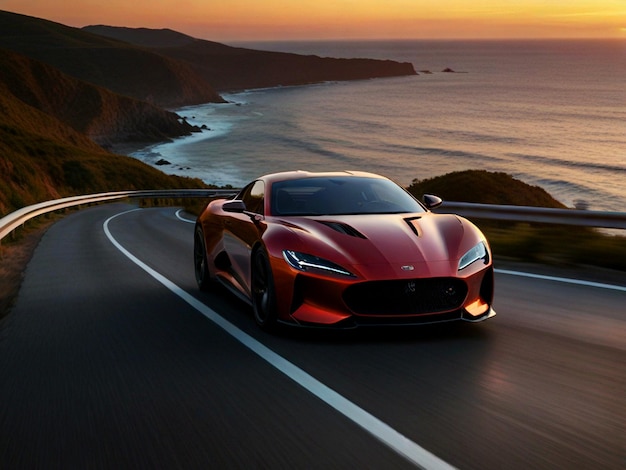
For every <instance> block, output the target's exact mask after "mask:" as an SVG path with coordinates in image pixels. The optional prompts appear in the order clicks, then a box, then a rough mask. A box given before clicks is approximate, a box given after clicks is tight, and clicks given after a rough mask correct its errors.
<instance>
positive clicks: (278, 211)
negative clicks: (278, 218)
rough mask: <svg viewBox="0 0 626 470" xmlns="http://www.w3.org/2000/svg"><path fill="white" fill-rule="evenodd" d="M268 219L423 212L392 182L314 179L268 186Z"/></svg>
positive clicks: (368, 179) (421, 207) (350, 177)
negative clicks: (285, 216)
mask: <svg viewBox="0 0 626 470" xmlns="http://www.w3.org/2000/svg"><path fill="white" fill-rule="evenodd" d="M271 192H272V198H271V212H272V215H352V214H398V213H413V212H424V211H425V209H424V207H423V206H422V205H421V204H420V203H419V202H417V200H416V199H415V198H413V196H411V195H410V194H409V193H407V192H406V191H405V190H404V189H402V188H401V187H400V186H398V185H397V184H395V183H394V182H392V181H390V180H387V179H381V178H368V177H356V176H338V177H331V178H329V177H314V178H302V179H296V180H286V181H279V182H276V183H274V184H272V189H271Z"/></svg>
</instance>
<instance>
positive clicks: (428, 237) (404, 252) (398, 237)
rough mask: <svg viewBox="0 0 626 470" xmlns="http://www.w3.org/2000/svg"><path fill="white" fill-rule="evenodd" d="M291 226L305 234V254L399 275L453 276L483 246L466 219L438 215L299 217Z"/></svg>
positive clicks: (430, 213) (291, 220) (303, 236)
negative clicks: (470, 252) (467, 255)
mask: <svg viewBox="0 0 626 470" xmlns="http://www.w3.org/2000/svg"><path fill="white" fill-rule="evenodd" d="M289 225H290V227H291V228H292V229H293V230H294V231H297V232H299V233H300V236H299V238H300V240H301V242H302V243H301V247H300V248H298V249H299V250H302V251H304V252H308V253H310V254H314V255H316V256H320V257H324V258H326V259H329V260H332V261H334V262H337V263H339V264H341V265H343V266H345V267H348V266H347V265H349V266H352V267H354V268H356V269H357V270H363V269H365V270H370V269H374V270H378V271H381V270H384V271H386V270H388V269H390V270H392V271H394V272H396V275H397V272H398V271H402V272H404V273H405V274H407V275H410V274H411V272H412V271H419V272H420V273H422V274H424V271H425V270H426V271H428V272H427V273H426V274H428V275H449V274H450V271H451V270H453V271H456V267H457V266H458V260H459V258H460V257H461V256H462V255H463V254H464V253H465V251H467V250H468V249H469V248H471V247H472V246H473V245H474V244H475V243H477V241H478V240H477V239H475V238H476V237H471V236H469V237H468V231H469V230H468V227H471V224H469V222H467V221H466V220H465V219H462V218H460V217H457V216H455V215H451V214H435V213H432V212H427V213H423V214H384V215H349V216H341V217H315V218H294V219H290V221H289ZM468 238H469V240H468ZM294 249H295V248H294ZM415 274H416V273H414V274H413V275H415Z"/></svg>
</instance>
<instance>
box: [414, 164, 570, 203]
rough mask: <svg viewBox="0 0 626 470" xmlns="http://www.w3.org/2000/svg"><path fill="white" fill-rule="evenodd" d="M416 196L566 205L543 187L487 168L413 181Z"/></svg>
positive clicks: (466, 200) (484, 201)
mask: <svg viewBox="0 0 626 470" xmlns="http://www.w3.org/2000/svg"><path fill="white" fill-rule="evenodd" d="M407 189H408V191H409V192H410V193H411V194H413V195H414V196H416V197H418V198H421V197H422V194H436V195H437V196H439V197H442V198H443V199H444V200H448V201H458V202H473V203H479V204H510V205H513V206H534V207H555V208H564V207H565V206H564V205H563V204H561V203H560V202H559V201H557V200H556V199H554V198H553V197H552V196H551V195H550V194H549V193H548V192H546V191H545V190H544V189H543V188H540V187H539V186H531V185H529V184H526V183H524V182H522V181H520V180H518V179H515V178H513V177H512V176H511V175H508V174H506V173H493V172H488V171H484V170H466V171H455V172H453V173H448V174H446V175H443V176H437V177H435V178H429V179H425V180H417V179H415V180H413V183H412V184H411V185H410V186H409V187H408V188H407Z"/></svg>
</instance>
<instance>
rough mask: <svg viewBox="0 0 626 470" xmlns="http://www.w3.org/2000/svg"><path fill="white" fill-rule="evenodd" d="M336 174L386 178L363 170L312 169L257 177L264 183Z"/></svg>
mask: <svg viewBox="0 0 626 470" xmlns="http://www.w3.org/2000/svg"><path fill="white" fill-rule="evenodd" d="M338 176H348V177H349V176H356V177H367V178H380V179H387V178H385V177H384V176H381V175H377V174H375V173H368V172H365V171H327V172H312V171H303V170H296V171H283V172H280V173H271V174H268V175H265V176H262V177H260V178H259V179H261V180H263V181H265V182H266V183H270V184H271V183H276V182H278V181H287V180H296V179H304V178H320V177H321V178H333V177H338Z"/></svg>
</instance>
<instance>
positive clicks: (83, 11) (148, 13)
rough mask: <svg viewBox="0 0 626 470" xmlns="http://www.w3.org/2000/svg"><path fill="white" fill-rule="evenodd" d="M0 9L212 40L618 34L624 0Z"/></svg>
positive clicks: (76, 3)
mask: <svg viewBox="0 0 626 470" xmlns="http://www.w3.org/2000/svg"><path fill="white" fill-rule="evenodd" d="M0 9H2V10H8V11H12V12H15V13H22V14H25V15H30V16H36V17H39V18H45V19H48V20H52V21H56V22H59V23H63V24H65V25H68V26H76V27H81V26H86V25H92V24H106V25H112V26H129V27H147V28H171V29H175V30H177V31H180V32H183V33H186V34H189V35H191V36H194V37H197V38H202V39H211V40H217V41H237V40H291V39H368V38H371V39H397V38H402V39H413V38H551V37H552V38H564V37H581V38H588V37H599V38H609V37H623V38H626V0H130V1H129V0H108V1H106V2H103V1H102V0H0Z"/></svg>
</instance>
